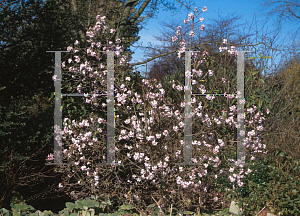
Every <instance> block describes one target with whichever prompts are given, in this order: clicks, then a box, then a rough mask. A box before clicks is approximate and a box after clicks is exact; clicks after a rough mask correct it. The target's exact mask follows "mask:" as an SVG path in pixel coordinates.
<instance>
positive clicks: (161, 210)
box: [151, 196, 164, 213]
mask: <svg viewBox="0 0 300 216" xmlns="http://www.w3.org/2000/svg"><path fill="white" fill-rule="evenodd" d="M151 197H152V199H153V200H154V201H155V202H156V200H155V199H154V198H153V196H151ZM156 204H157V205H158V208H159V209H160V211H161V212H162V213H164V212H163V210H162V209H161V207H160V205H159V204H158V202H156Z"/></svg>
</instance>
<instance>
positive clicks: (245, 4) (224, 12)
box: [131, 0, 300, 74]
mask: <svg viewBox="0 0 300 216" xmlns="http://www.w3.org/2000/svg"><path fill="white" fill-rule="evenodd" d="M169 2H173V1H170V0H169ZM191 2H192V5H193V6H192V8H193V9H194V8H195V6H196V7H198V12H199V11H201V9H202V8H203V7H204V6H206V7H207V12H205V13H202V14H201V15H200V16H199V17H204V21H203V22H202V23H201V24H204V25H205V26H206V28H205V30H204V31H209V28H208V27H207V24H209V23H211V22H212V20H213V19H214V18H215V19H217V18H218V16H219V15H218V14H221V17H222V18H225V17H227V16H229V15H230V14H236V15H241V18H240V20H238V21H237V22H236V24H243V23H246V22H247V23H248V25H245V27H246V29H248V28H249V27H248V26H249V25H251V23H252V21H253V19H254V16H255V15H256V22H258V24H257V27H258V30H260V29H261V27H262V26H263V24H264V23H265V20H266V19H267V17H266V16H264V15H265V14H266V12H267V11H262V12H260V9H261V7H260V4H259V1H256V0H251V1H249V0H230V1H229V0H227V1H224V0H214V1H199V0H198V1H197V0H193V1H191ZM175 6H176V7H178V8H179V5H178V4H175ZM262 9H263V8H262ZM264 9H266V8H264ZM190 12H193V11H181V12H178V13H176V14H175V16H173V17H172V16H171V12H170V11H162V9H161V8H160V10H159V12H158V14H157V17H153V18H151V19H150V20H149V21H148V22H147V23H146V25H145V26H144V29H142V30H141V31H140V33H139V36H141V38H140V40H139V41H138V42H136V43H135V44H134V45H137V44H139V45H140V44H141V42H142V43H143V44H142V45H143V46H146V45H148V43H149V42H151V44H152V45H154V44H155V45H157V46H159V45H160V42H159V41H157V40H156V39H155V38H154V37H153V35H154V36H159V35H160V30H163V29H164V28H165V27H164V26H163V24H162V21H164V22H167V23H170V22H171V21H172V19H174V20H175V21H178V22H177V23H181V25H185V24H184V23H183V20H184V19H185V18H186V19H187V18H188V16H187V15H188V13H190ZM143 15H144V14H143ZM199 17H198V18H199ZM198 18H197V19H198ZM271 18H272V19H267V23H266V24H265V26H264V29H263V32H262V31H258V34H259V35H261V34H262V33H263V34H264V35H265V34H266V31H267V32H269V31H273V30H275V29H276V27H277V23H276V19H275V18H276V15H273V16H272V17H271ZM198 20H199V19H198ZM195 21H196V20H195ZM253 23H255V21H254V22H253ZM176 27H177V26H176ZM199 27H200V24H199ZM299 27H300V26H299V22H298V23H297V22H294V23H292V22H290V21H287V22H286V23H285V25H284V27H283V29H282V30H281V32H280V34H281V35H280V37H279V38H278V40H277V41H276V42H277V43H275V44H280V43H283V44H287V43H288V42H289V40H287V38H288V37H289V36H290V35H291V32H292V33H294V32H295V29H298V28H299ZM242 28H243V27H240V28H237V29H240V33H241V34H242V33H243V31H242ZM245 32H246V33H247V32H248V30H245ZM251 32H252V33H255V32H254V31H251ZM174 35H176V32H174ZM254 37H255V36H253V37H251V38H254ZM298 42H299V41H298ZM249 49H251V48H249ZM132 51H134V52H135V54H134V55H133V60H132V61H131V63H136V62H141V61H143V60H146V59H147V58H146V56H144V50H143V49H141V48H132ZM256 56H257V55H256ZM272 57H274V60H273V62H272V64H273V65H274V64H278V63H279V62H280V57H281V55H279V56H277V57H276V58H275V56H272ZM269 63H271V62H269ZM269 66H270V65H269ZM138 70H139V71H141V73H142V74H143V73H144V72H145V71H146V67H145V66H143V67H140V68H139V69H138ZM148 72H149V68H148Z"/></svg>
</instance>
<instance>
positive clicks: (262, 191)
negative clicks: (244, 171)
mask: <svg viewBox="0 0 300 216" xmlns="http://www.w3.org/2000/svg"><path fill="white" fill-rule="evenodd" d="M252 168H253V169H255V170H257V172H253V173H251V174H250V175H249V177H247V178H246V179H245V180H246V182H247V183H245V185H244V186H243V187H242V188H241V189H239V190H237V195H238V200H239V203H238V205H239V207H242V208H243V212H244V213H246V215H247V214H249V213H251V212H253V211H257V212H258V211H259V210H260V209H262V208H263V207H265V206H268V207H269V208H270V209H271V211H272V212H273V213H275V214H276V215H297V214H299V213H300V211H299V208H298V207H299V205H300V196H299V194H300V189H299V184H300V179H299V173H300V161H299V160H292V157H291V156H289V155H288V154H287V153H286V152H284V151H281V150H276V151H275V152H274V153H273V154H272V156H271V157H270V158H269V160H267V161H265V162H261V161H259V162H257V163H256V164H255V166H254V167H250V169H252Z"/></svg>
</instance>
